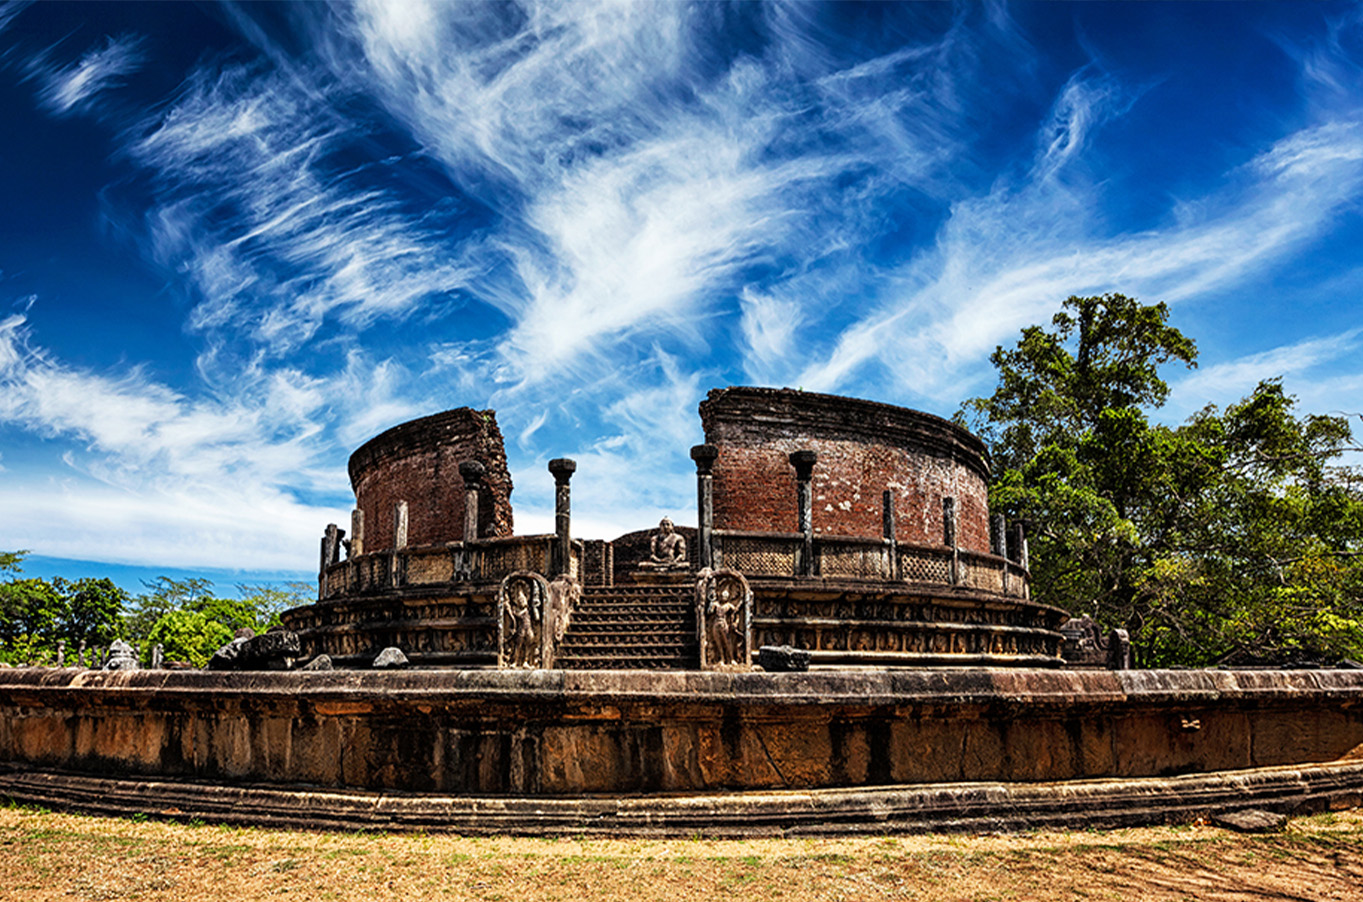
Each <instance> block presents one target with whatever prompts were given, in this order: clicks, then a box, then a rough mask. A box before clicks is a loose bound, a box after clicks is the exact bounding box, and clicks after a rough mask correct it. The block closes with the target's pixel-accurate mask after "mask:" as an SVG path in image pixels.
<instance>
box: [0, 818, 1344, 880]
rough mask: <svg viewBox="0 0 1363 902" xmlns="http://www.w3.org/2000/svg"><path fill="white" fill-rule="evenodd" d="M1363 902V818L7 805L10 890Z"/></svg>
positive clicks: (4, 840) (4, 873)
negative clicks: (397, 817) (190, 821)
mask: <svg viewBox="0 0 1363 902" xmlns="http://www.w3.org/2000/svg"><path fill="white" fill-rule="evenodd" d="M281 897H282V898H287V899H290V900H356V902H360V900H363V902H374V900H386V899H401V900H426V899H452V900H463V899H469V900H506V902H537V900H548V899H563V900H591V902H606V900H627V902H628V900H643V899H669V900H671V899H678V900H682V902H692V900H695V902H701V900H707V902H708V900H713V899H725V898H735V899H738V898H745V899H752V900H762V902H766V900H786V899H788V900H792V902H795V900H799V902H813V900H878V899H896V900H898V899H905V900H916V899H921V900H933V902H952V900H986V899H990V900H993V899H997V900H1033V899H1034V900H1053V899H1112V900H1121V902H1144V900H1174V899H1179V900H1183V899H1199V900H1218V902H1220V900H1225V902H1232V900H1233V902H1242V900H1243V902H1251V900H1252V902H1264V900H1271V899H1288V900H1298V899H1299V900H1310V902H1319V900H1363V810H1354V811H1348V812H1339V813H1335V814H1325V815H1317V816H1315V817H1310V818H1301V819H1297V820H1294V821H1292V822H1291V823H1290V824H1289V825H1288V827H1287V829H1286V830H1285V831H1284V832H1282V833H1278V834H1272V835H1266V836H1243V835H1239V834H1235V833H1230V832H1227V831H1225V830H1221V829H1218V828H1215V827H1210V826H1196V825H1195V826H1181V827H1160V828H1142V829H1134V830H1116V831H1106V832H1084V833H1030V834H1021V835H1009V836H942V835H935V836H921V837H866V838H858V839H830V840H805V839H794V840H770V839H763V840H749V841H738V840H570V839H549V840H538V839H513V838H493V839H478V838H467V837H458V836H447V835H442V834H429V835H427V834H415V835H412V834H393V835H374V834H345V833H297V832H283V831H273V830H252V829H242V828H235V827H218V826H205V825H182V824H171V823H158V822H138V821H130V820H118V819H102V818H92V817H83V816H78V815H67V814H55V813H50V812H45V811H41V810H37V809H29V808H19V807H11V808H2V809H0V899H4V900H11V899H12V900H15V902H19V900H23V902H49V900H52V902H55V900H62V902H69V900H73V899H74V900H104V899H108V900H120V899H140V900H166V902H197V900H214V902H222V900H254V899H276V898H281Z"/></svg>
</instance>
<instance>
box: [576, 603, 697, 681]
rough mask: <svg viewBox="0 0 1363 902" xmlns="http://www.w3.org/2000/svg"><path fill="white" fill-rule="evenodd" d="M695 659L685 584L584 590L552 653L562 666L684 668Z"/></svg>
mask: <svg viewBox="0 0 1363 902" xmlns="http://www.w3.org/2000/svg"><path fill="white" fill-rule="evenodd" d="M698 661H699V649H698V647H697V645H696V613H695V601H694V599H693V598H692V590H691V588H690V587H689V586H675V587H674V586H620V587H608V588H596V587H594V588H590V589H587V590H585V591H584V593H583V595H582V597H581V598H580V599H578V602H577V605H576V606H575V607H574V609H573V615H572V619H571V620H570V621H569V622H568V631H567V633H566V634H565V635H564V637H563V642H562V643H560V645H559V649H558V654H557V658H556V662H557V665H558V666H559V667H562V668H564V669H565V670H641V669H643V670H689V669H694V668H695V667H696V666H697V663H698Z"/></svg>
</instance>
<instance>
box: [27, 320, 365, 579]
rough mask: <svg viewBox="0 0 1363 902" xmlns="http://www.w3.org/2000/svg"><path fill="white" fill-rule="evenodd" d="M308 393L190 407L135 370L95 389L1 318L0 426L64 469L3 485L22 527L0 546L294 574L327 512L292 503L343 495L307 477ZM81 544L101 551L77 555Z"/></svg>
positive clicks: (314, 465)
mask: <svg viewBox="0 0 1363 902" xmlns="http://www.w3.org/2000/svg"><path fill="white" fill-rule="evenodd" d="M317 388H318V387H317V386H316V384H315V383H313V382H312V381H311V380H308V379H306V378H304V377H302V376H301V375H299V374H297V373H294V372H289V371H278V372H274V373H270V374H267V375H264V376H263V377H262V378H261V379H260V380H259V382H258V384H257V385H256V386H254V390H253V391H252V392H249V393H245V394H243V395H241V396H239V397H236V398H233V399H230V400H224V401H213V400H193V399H190V398H187V397H186V396H184V395H182V394H181V393H179V392H176V391H174V390H172V389H170V388H167V387H166V386H164V385H161V384H159V383H157V382H155V381H153V380H151V379H149V378H147V377H146V376H145V375H144V374H143V373H142V372H140V371H138V370H136V369H134V370H131V371H128V372H126V373H123V374H121V375H118V376H108V375H101V374H98V373H93V372H90V371H86V370H81V369H76V368H73V367H70V366H67V365H65V364H62V363H61V362H59V361H57V360H55V359H53V358H52V356H51V355H50V354H49V353H48V352H46V351H45V350H43V349H42V348H39V347H34V346H33V345H32V343H31V336H30V334H29V332H28V330H27V328H26V325H25V321H24V318H23V317H21V316H11V317H9V318H8V319H6V320H5V321H4V322H3V323H0V426H3V427H9V428H19V429H23V430H25V431H28V432H30V433H34V434H37V435H40V436H43V437H45V438H47V439H49V440H51V441H52V445H51V447H53V448H54V450H55V449H58V448H65V449H66V450H65V451H64V452H63V453H62V455H61V456H62V459H63V460H64V462H65V464H66V467H65V468H63V470H64V472H62V471H56V472H53V473H51V474H49V476H48V477H47V478H46V479H37V480H35V479H33V478H32V476H31V474H30V473H28V472H27V470H26V471H25V473H24V476H25V478H24V479H19V478H15V479H10V480H6V482H5V484H4V486H3V487H0V507H2V508H3V509H5V510H8V511H14V512H17V511H22V512H23V514H22V516H11V517H9V518H7V520H6V524H5V532H6V535H5V537H4V538H3V540H0V544H6V545H8V544H17V545H21V546H24V547H34V548H40V549H42V552H43V553H44V554H50V555H56V556H66V557H75V558H84V559H91V558H93V559H100V560H118V561H126V562H141V563H148V564H152V563H164V564H168V565H169V564H175V565H184V566H194V565H198V566H217V567H254V568H260V569H268V568H282V569H302V570H306V569H308V568H309V567H310V566H311V554H312V551H311V547H310V546H311V544H312V539H313V536H314V535H315V534H316V532H317V530H318V529H319V526H320V524H323V523H325V522H326V521H327V520H328V519H335V517H336V516H337V513H336V512H335V511H334V510H331V509H329V508H326V507H321V506H317V505H314V504H309V503H305V502H302V501H300V500H298V498H297V497H295V495H294V494H293V492H294V491H295V490H303V489H309V488H316V489H321V490H323V491H325V492H335V491H337V490H338V489H343V485H344V482H343V480H344V475H343V472H342V471H341V469H340V468H339V467H336V468H334V469H329V468H325V467H322V466H319V462H320V459H321V458H322V456H323V454H324V453H325V452H326V451H328V450H329V446H328V445H327V444H325V443H324V442H321V441H319V438H318V433H319V429H320V425H319V420H320V417H321V416H322V414H323V411H322V409H321V408H322V404H323V393H322V392H320V391H318V390H317ZM59 474H60V475H59ZM17 475H18V474H16V477H17ZM93 536H100V537H102V538H100V539H99V543H100V545H101V547H99V548H91V547H89V546H90V544H91V542H92V541H93V539H92V537H93ZM105 543H107V545H108V547H105Z"/></svg>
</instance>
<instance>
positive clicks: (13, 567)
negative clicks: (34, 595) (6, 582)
mask: <svg viewBox="0 0 1363 902" xmlns="http://www.w3.org/2000/svg"><path fill="white" fill-rule="evenodd" d="M26 557H28V552H27V551H0V575H3V574H6V573H14V574H18V573H20V572H22V571H23V569H24V568H23V566H22V565H23V563H24V558H26Z"/></svg>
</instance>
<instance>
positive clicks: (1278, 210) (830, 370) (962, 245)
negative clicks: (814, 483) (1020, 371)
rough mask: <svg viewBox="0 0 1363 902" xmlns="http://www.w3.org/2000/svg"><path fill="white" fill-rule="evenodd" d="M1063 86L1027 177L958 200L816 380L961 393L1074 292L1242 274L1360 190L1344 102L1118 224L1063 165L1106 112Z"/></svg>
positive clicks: (1202, 288) (1264, 263)
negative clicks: (1209, 187) (1127, 227)
mask: <svg viewBox="0 0 1363 902" xmlns="http://www.w3.org/2000/svg"><path fill="white" fill-rule="evenodd" d="M1067 93H1069V96H1067V97H1062V98H1061V103H1062V104H1063V105H1064V106H1066V107H1068V111H1067V112H1066V115H1065V116H1064V118H1063V120H1062V119H1061V118H1060V117H1053V119H1052V122H1051V123H1050V124H1048V125H1047V126H1046V127H1045V128H1043V129H1042V130H1041V131H1040V132H1039V134H1040V135H1041V136H1047V137H1049V140H1047V141H1045V142H1044V143H1043V144H1042V146H1041V150H1040V152H1039V153H1038V156H1037V162H1036V164H1035V166H1034V167H1033V168H1032V170H1031V171H1030V172H1029V173H1028V175H1027V177H1026V178H1025V179H1023V180H1022V181H1021V182H1018V183H1014V182H1005V183H1003V184H1000V185H997V186H995V188H994V189H993V190H991V192H990V193H989V194H988V195H985V196H981V197H977V198H971V199H966V200H962V201H959V202H957V203H956V204H955V205H953V208H952V211H951V217H950V220H949V221H948V222H947V223H946V225H945V226H944V227H943V229H942V231H941V232H940V234H939V235H938V238H937V240H936V242H935V245H934V247H933V248H932V250H931V251H930V252H929V253H927V254H924V255H923V256H922V257H920V258H918V259H916V260H915V261H913V262H912V263H910V264H909V265H907V266H906V267H904V268H902V269H901V270H899V271H898V272H897V273H896V277H897V278H899V279H900V280H902V282H903V283H904V284H905V285H906V286H907V287H906V289H905V290H902V291H899V292H894V293H892V294H889V295H888V296H884V297H882V298H881V300H880V302H879V303H878V304H877V305H876V308H875V310H874V312H873V313H871V314H870V315H868V316H866V317H865V318H863V319H861V320H860V321H858V322H857V323H855V324H853V325H852V326H850V327H849V328H848V329H846V330H845V331H844V332H843V333H842V334H841V335H840V336H839V339H838V341H837V343H836V345H835V347H834V348H833V349H832V350H831V352H829V353H828V354H827V355H826V356H824V357H823V359H821V360H819V361H818V362H816V363H815V364H813V365H812V366H810V367H809V368H808V369H807V370H806V371H805V372H804V373H803V375H802V381H803V383H804V384H805V385H806V386H811V387H815V388H818V389H821V390H838V389H844V388H846V387H847V386H848V385H849V384H852V383H854V382H855V381H857V380H858V379H862V378H865V377H866V373H865V368H866V367H869V366H872V365H878V366H881V367H883V368H884V371H885V372H887V373H889V375H888V376H884V377H882V378H883V380H884V381H885V382H886V383H887V385H888V386H890V389H889V390H891V391H894V390H898V391H901V392H902V391H904V390H905V389H909V390H913V391H916V392H918V393H921V394H923V395H925V396H927V397H938V398H950V397H963V396H964V394H963V392H964V391H965V390H966V389H965V386H964V385H963V384H962V381H961V380H962V379H966V380H968V379H970V378H971V374H970V372H969V370H971V369H978V368H979V366H980V362H981V361H982V359H983V358H984V356H985V355H986V354H987V352H988V351H989V350H990V349H991V348H992V347H993V346H994V345H995V344H997V343H999V342H1001V341H1003V340H1005V339H1007V338H1008V337H1010V336H1012V335H1015V334H1016V333H1017V331H1018V329H1019V328H1020V327H1022V326H1024V325H1027V324H1029V323H1033V322H1038V321H1042V320H1044V319H1045V318H1047V316H1048V315H1049V312H1050V311H1051V310H1053V309H1054V307H1055V306H1056V304H1057V303H1058V302H1059V300H1061V299H1063V298H1064V297H1066V296H1068V295H1070V294H1095V293H1101V292H1104V291H1125V292H1127V293H1130V294H1137V295H1140V296H1142V297H1147V298H1150V299H1160V300H1166V301H1181V300H1185V299H1189V298H1193V297H1196V296H1199V295H1201V294H1204V293H1207V292H1210V291H1213V290H1216V289H1220V288H1224V287H1227V286H1230V285H1234V284H1237V283H1240V282H1243V281H1244V280H1245V279H1247V278H1249V277H1250V276H1252V275H1254V274H1255V273H1258V272H1262V271H1263V270H1264V269H1266V268H1268V267H1270V266H1272V265H1273V264H1274V263H1275V262H1276V261H1278V260H1281V259H1282V258H1284V257H1285V256H1287V255H1289V254H1291V253H1292V252H1293V251H1295V250H1298V249H1300V248H1301V247H1302V246H1303V245H1304V244H1305V243H1306V242H1309V241H1310V240H1312V239H1313V238H1315V237H1317V236H1318V235H1319V234H1321V233H1322V231H1323V230H1325V229H1326V228H1327V227H1328V226H1329V225H1330V224H1331V223H1332V222H1333V220H1334V217H1335V216H1336V215H1337V214H1338V212H1339V211H1340V210H1341V209H1343V208H1346V207H1347V206H1349V205H1351V204H1353V203H1355V202H1356V200H1357V198H1358V197H1359V195H1360V193H1361V192H1363V127H1360V126H1359V125H1358V122H1357V120H1356V119H1353V118H1351V117H1350V116H1345V115H1340V116H1339V117H1338V118H1333V119H1331V120H1330V121H1326V122H1322V123H1319V124H1315V125H1311V126H1308V127H1306V128H1303V129H1301V130H1300V131H1297V132H1294V133H1291V134H1288V135H1286V136H1285V137H1283V138H1281V139H1280V140H1278V141H1277V142H1275V143H1274V144H1273V145H1272V146H1271V147H1269V148H1268V149H1267V150H1265V151H1263V152H1262V153H1260V154H1259V155H1258V156H1256V157H1255V158H1253V159H1252V160H1251V161H1250V162H1249V163H1248V164H1246V165H1245V166H1242V167H1240V168H1239V169H1238V170H1236V171H1233V172H1230V173H1228V174H1227V178H1226V182H1227V184H1226V186H1225V187H1223V188H1221V189H1218V190H1215V191H1212V192H1210V193H1209V194H1208V195H1205V196H1203V197H1199V198H1196V199H1192V201H1191V202H1189V203H1186V204H1184V205H1182V206H1180V207H1177V208H1175V209H1173V210H1171V211H1170V217H1171V221H1170V222H1169V223H1168V224H1167V225H1166V226H1164V227H1162V228H1159V229H1156V230H1150V231H1141V232H1136V233H1127V234H1124V233H1120V232H1117V233H1115V234H1114V233H1113V232H1112V231H1111V229H1110V227H1108V226H1106V225H1105V224H1104V223H1103V222H1101V221H1100V220H1098V219H1097V218H1096V217H1095V215H1094V211H1096V210H1099V209H1101V208H1102V203H1101V200H1100V195H1101V186H1100V185H1097V184H1094V183H1093V182H1091V181H1089V180H1087V179H1086V178H1084V177H1082V176H1080V177H1078V178H1075V177H1074V176H1073V174H1071V173H1069V172H1067V163H1066V159H1067V158H1069V159H1077V158H1078V156H1077V154H1078V148H1079V146H1080V145H1081V144H1082V143H1083V141H1084V136H1083V131H1084V130H1086V129H1089V128H1091V127H1092V125H1093V123H1095V122H1097V121H1100V120H1101V116H1100V115H1099V114H1098V111H1097V110H1095V109H1094V105H1093V101H1092V100H1084V99H1082V98H1079V97H1076V96H1075V95H1074V94H1073V92H1067ZM892 360H893V361H896V363H894V364H892V363H891V361H892ZM896 385H897V386H898V388H897V389H896V388H895V386H896Z"/></svg>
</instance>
